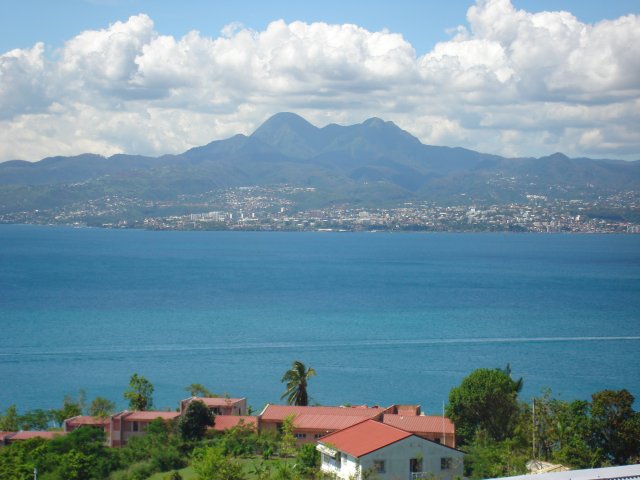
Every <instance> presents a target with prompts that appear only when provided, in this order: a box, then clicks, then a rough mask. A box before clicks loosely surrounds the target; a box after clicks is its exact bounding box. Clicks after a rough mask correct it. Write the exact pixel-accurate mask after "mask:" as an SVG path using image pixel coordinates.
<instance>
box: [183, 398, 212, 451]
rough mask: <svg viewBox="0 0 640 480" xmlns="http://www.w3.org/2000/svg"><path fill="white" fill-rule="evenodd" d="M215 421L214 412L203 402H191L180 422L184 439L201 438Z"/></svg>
mask: <svg viewBox="0 0 640 480" xmlns="http://www.w3.org/2000/svg"><path fill="white" fill-rule="evenodd" d="M214 421H215V419H214V415H213V413H212V412H211V410H209V408H208V407H207V406H206V405H205V404H204V403H203V402H201V401H199V400H195V401H193V402H190V403H189V405H188V406H187V409H186V410H185V412H184V414H183V415H182V416H181V418H180V422H179V424H178V427H179V429H180V435H181V436H182V438H183V439H184V440H189V441H193V440H201V439H202V438H203V437H204V435H205V433H207V428H208V427H213V424H214Z"/></svg>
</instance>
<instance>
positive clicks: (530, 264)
mask: <svg viewBox="0 0 640 480" xmlns="http://www.w3.org/2000/svg"><path fill="white" fill-rule="evenodd" d="M0 329H1V330H0V382H1V384H2V388H0V409H2V408H6V406H8V405H9V404H11V403H16V404H18V406H19V408H20V409H21V410H26V409H30V408H50V407H56V406H58V405H59V404H61V402H62V398H63V396H64V395H65V394H72V395H76V394H77V392H78V390H79V389H81V388H83V389H85V390H86V392H87V396H88V397H89V399H91V398H92V397H93V396H95V395H102V396H106V397H108V398H111V399H112V400H114V401H117V402H118V403H119V405H120V406H123V407H124V405H125V404H124V401H123V399H122V392H123V391H124V390H125V388H126V386H127V383H128V378H129V376H130V375H131V374H132V373H134V372H137V373H139V374H142V375H144V376H145V377H147V378H148V379H149V380H150V381H151V382H152V383H153V384H154V385H155V388H156V392H155V395H154V399H155V403H156V406H158V407H166V406H170V407H172V408H175V406H176V405H177V402H178V400H179V399H180V398H183V397H185V396H186V392H185V391H184V387H185V386H186V385H188V384H190V383H194V382H198V383H203V384H205V385H207V386H208V387H209V388H210V389H212V390H214V391H217V392H220V393H224V392H228V393H229V394H231V395H233V396H246V397H247V398H248V402H249V404H251V405H253V407H254V408H261V407H262V406H263V405H264V403H265V402H277V401H279V397H280V394H281V393H282V391H283V386H282V384H281V383H280V377H281V376H282V373H283V372H284V371H285V370H286V369H287V368H288V366H289V365H290V363H291V361H293V360H296V359H299V360H302V361H303V362H305V363H306V364H308V365H310V366H313V367H314V368H315V369H316V371H317V373H318V375H317V377H316V378H314V379H313V380H312V381H311V383H310V392H311V395H312V397H313V399H314V400H315V401H316V402H319V403H321V404H336V403H344V402H350V403H353V404H355V403H368V404H382V405H386V404H390V403H420V404H422V406H423V407H424V408H425V409H426V410H427V411H431V412H439V411H441V408H442V402H443V400H446V398H447V395H448V392H449V390H450V389H451V387H453V386H455V385H457V384H459V382H460V381H461V379H462V378H463V377H464V376H465V375H467V374H468V373H469V372H471V371H472V370H473V369H475V368H479V367H491V368H493V367H503V366H505V365H506V364H507V363H510V364H511V366H512V370H513V373H514V375H516V376H522V377H524V390H523V396H524V397H525V398H530V397H531V396H533V395H537V394H539V393H540V391H541V389H542V388H544V387H549V388H551V389H552V390H553V392H554V393H555V394H556V395H557V396H559V397H560V398H565V399H572V398H585V399H586V398H588V397H589V395H590V394H591V393H593V392H595V391H597V390H600V389H604V388H616V389H618V388H627V389H629V390H630V391H631V392H632V393H633V394H634V395H636V396H638V395H640V361H639V360H640V354H639V352H640V348H639V347H640V236H604V235H515V234H477V235H476V234H370V233H345V234H336V233H333V234H325V233H266V232H265V233H257V232H256V233H252V232H147V231H134V230H100V229H72V228H54V227H33V226H13V225H4V226H0ZM636 407H637V406H636Z"/></svg>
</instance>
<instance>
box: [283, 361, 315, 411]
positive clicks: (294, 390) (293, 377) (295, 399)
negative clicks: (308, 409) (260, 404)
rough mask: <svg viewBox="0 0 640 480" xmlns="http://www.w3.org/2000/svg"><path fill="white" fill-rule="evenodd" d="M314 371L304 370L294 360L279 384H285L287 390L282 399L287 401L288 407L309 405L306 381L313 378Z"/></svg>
mask: <svg viewBox="0 0 640 480" xmlns="http://www.w3.org/2000/svg"><path fill="white" fill-rule="evenodd" d="M315 374H316V371H315V370H314V369H313V368H306V367H305V366H304V363H302V362H299V361H298V360H296V361H295V362H293V364H292V365H291V369H289V370H287V371H286V372H285V374H284V375H283V376H282V379H281V380H280V381H281V382H283V383H284V382H287V390H286V392H284V393H283V394H282V397H280V398H285V397H286V399H287V403H288V404H289V405H302V406H307V405H309V396H308V395H307V380H309V379H310V378H311V377H313V376H314V375H315Z"/></svg>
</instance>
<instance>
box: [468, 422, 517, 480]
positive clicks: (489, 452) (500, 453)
mask: <svg viewBox="0 0 640 480" xmlns="http://www.w3.org/2000/svg"><path fill="white" fill-rule="evenodd" d="M527 460H528V455H527V454H526V451H523V449H522V448H521V445H519V444H518V442H517V441H516V440H514V439H507V440H502V441H496V440H494V439H492V438H490V437H489V436H488V435H487V434H486V433H484V432H479V433H478V434H477V435H476V437H475V438H474V440H473V442H471V443H470V444H469V445H468V447H467V455H466V457H465V461H464V462H465V474H466V475H468V476H469V477H470V478H472V479H479V478H497V477H508V476H513V475H520V474H524V473H526V462H527Z"/></svg>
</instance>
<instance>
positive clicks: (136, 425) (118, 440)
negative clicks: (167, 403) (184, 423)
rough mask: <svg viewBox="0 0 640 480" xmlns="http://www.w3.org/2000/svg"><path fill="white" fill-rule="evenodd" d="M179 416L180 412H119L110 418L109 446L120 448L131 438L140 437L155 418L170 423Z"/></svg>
mask: <svg viewBox="0 0 640 480" xmlns="http://www.w3.org/2000/svg"><path fill="white" fill-rule="evenodd" d="M179 416H180V412H161V411H143V412H137V411H135V412H128V411H124V412H120V413H117V414H115V415H112V416H111V419H110V426H109V430H110V435H109V442H108V443H109V446H110V447H121V446H123V445H126V444H127V442H128V441H129V440H130V439H131V438H133V437H140V436H143V435H145V434H146V431H147V427H148V426H149V424H150V423H151V422H152V421H154V420H155V419H157V418H160V419H162V420H164V421H167V422H170V421H173V420H175V419H176V418H178V417H179Z"/></svg>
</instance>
